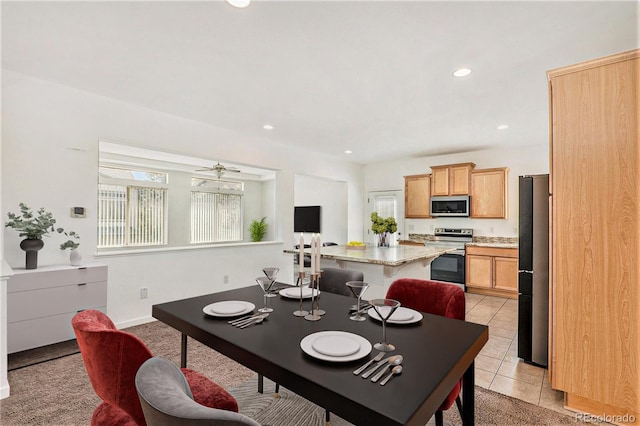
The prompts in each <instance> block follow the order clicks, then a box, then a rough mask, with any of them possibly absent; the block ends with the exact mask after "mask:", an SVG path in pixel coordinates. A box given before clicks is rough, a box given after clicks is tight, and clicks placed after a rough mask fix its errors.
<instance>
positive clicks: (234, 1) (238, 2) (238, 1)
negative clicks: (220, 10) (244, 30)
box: [227, 0, 251, 9]
mask: <svg viewBox="0 0 640 426" xmlns="http://www.w3.org/2000/svg"><path fill="white" fill-rule="evenodd" d="M227 3H229V4H230V5H231V6H233V7H237V8H239V9H242V8H245V7H247V6H249V4H250V3H251V0H227Z"/></svg>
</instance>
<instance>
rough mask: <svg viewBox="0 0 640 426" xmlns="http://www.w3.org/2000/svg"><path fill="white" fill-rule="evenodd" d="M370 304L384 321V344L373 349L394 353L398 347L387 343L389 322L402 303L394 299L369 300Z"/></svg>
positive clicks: (378, 344)
mask: <svg viewBox="0 0 640 426" xmlns="http://www.w3.org/2000/svg"><path fill="white" fill-rule="evenodd" d="M369 303H370V304H371V306H373V309H375V310H376V313H377V314H378V316H379V317H380V320H381V321H382V342H380V343H376V344H375V345H373V347H374V348H376V349H377V350H379V351H381V352H391V351H394V350H395V349H396V347H395V346H393V345H392V344H391V343H387V320H388V319H389V317H390V316H391V315H393V313H394V312H395V311H396V309H398V308H399V307H400V302H398V301H397V300H393V299H373V300H369Z"/></svg>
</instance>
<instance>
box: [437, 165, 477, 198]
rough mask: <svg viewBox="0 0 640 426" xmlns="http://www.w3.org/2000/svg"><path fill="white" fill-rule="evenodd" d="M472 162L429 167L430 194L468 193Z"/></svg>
mask: <svg viewBox="0 0 640 426" xmlns="http://www.w3.org/2000/svg"><path fill="white" fill-rule="evenodd" d="M475 166H476V165H475V164H473V163H460V164H448V165H444V166H432V167H431V195H433V196H440V195H469V194H470V189H471V171H472V170H473V168H474V167H475Z"/></svg>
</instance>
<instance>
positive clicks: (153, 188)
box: [98, 167, 167, 248]
mask: <svg viewBox="0 0 640 426" xmlns="http://www.w3.org/2000/svg"><path fill="white" fill-rule="evenodd" d="M143 182H145V183H143ZM166 183H167V175H166V174H163V173H156V172H145V171H136V170H129V169H115V168H107V167H100V184H99V185H98V248H110V247H127V246H152V245H163V244H166V243H167V188H166V187H165V186H166Z"/></svg>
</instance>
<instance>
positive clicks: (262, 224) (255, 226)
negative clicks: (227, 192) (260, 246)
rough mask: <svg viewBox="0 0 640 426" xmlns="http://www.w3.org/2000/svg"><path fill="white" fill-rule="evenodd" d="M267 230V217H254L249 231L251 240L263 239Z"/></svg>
mask: <svg viewBox="0 0 640 426" xmlns="http://www.w3.org/2000/svg"><path fill="white" fill-rule="evenodd" d="M266 232H267V217H266V216H264V217H263V218H262V219H260V220H257V219H254V220H253V221H251V225H249V233H250V234H251V241H262V239H263V238H264V234H266Z"/></svg>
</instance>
